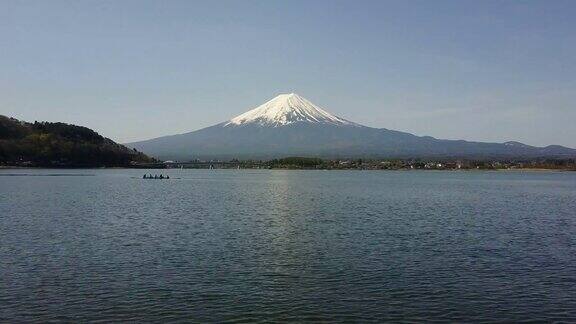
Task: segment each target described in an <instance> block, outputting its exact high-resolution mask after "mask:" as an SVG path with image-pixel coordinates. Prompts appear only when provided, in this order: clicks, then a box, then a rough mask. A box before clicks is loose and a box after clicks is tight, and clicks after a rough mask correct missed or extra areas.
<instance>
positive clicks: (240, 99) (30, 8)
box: [0, 1, 576, 148]
mask: <svg viewBox="0 0 576 324" xmlns="http://www.w3.org/2000/svg"><path fill="white" fill-rule="evenodd" d="M574 9H576V3H574V2H572V1H554V2H544V1H522V2H502V1H482V2H463V1H437V2H430V1H410V2H404V1H364V2H362V3H361V5H359V4H358V3H354V2H351V1H331V2H306V1H291V2H275V1H274V2H273V1H246V2H234V1H219V2H193V1H169V2H153V1H122V2H114V1H100V2H77V1H50V2H33V1H3V2H2V3H1V4H0V44H1V47H0V48H1V50H0V71H2V73H0V96H1V98H2V99H1V100H0V114H3V115H7V116H10V117H15V118H18V119H22V120H27V121H34V120H48V121H62V122H67V123H73V124H77V125H82V126H86V127H90V128H92V129H94V130H96V131H98V132H99V133H100V134H102V135H104V136H106V137H110V138H112V139H114V140H116V141H118V142H122V143H126V142H132V141H137V140H144V139H150V138H154V137H159V136H164V135H172V134H178V133H184V132H189V131H193V130H197V129H201V128H204V127H208V126H211V125H214V124H217V123H220V122H223V121H226V120H229V119H230V118H232V117H234V116H237V115H239V114H241V113H244V112H246V111H248V110H250V109H252V108H255V107H257V106H259V105H260V104H262V103H264V102H266V101H267V100H270V99H271V98H273V97H275V96H276V95H278V94H280V93H290V92H295V93H298V94H300V95H302V96H303V97H305V98H307V99H309V100H310V101H312V102H313V103H315V104H316V105H318V106H320V107H322V108H324V109H326V110H327V111H329V112H330V113H333V114H334V115H337V116H340V117H342V118H345V119H347V120H351V121H353V122H357V123H360V124H363V125H366V126H371V127H376V128H388V129H394V130H399V131H404V132H409V133H413V134H416V135H421V136H422V135H429V136H433V137H436V138H443V139H464V140H472V141H486V142H506V141H520V142H523V143H526V144H530V145H536V146H546V145H550V144H559V145H564V146H568V147H572V148H576V142H575V141H574V138H576V127H574V120H576V109H574V107H573V103H574V102H576V77H575V75H576V73H575V72H576V62H575V60H576V39H575V38H576V37H575V36H576V35H575V33H574V32H573V30H576V22H574V20H573V17H572V13H573V12H574Z"/></svg>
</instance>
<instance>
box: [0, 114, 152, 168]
mask: <svg viewBox="0 0 576 324" xmlns="http://www.w3.org/2000/svg"><path fill="white" fill-rule="evenodd" d="M154 162H156V161H155V160H154V159H152V158H150V157H148V156H146V155H145V154H144V153H141V152H138V151H136V150H135V149H130V148H128V147H126V146H124V145H121V144H118V143H116V142H114V141H112V140H111V139H109V138H105V137H103V136H101V135H99V134H98V133H97V132H95V131H93V130H91V129H89V128H87V127H82V126H76V125H70V124H65V123H59V122H56V123H52V122H34V123H29V122H25V121H20V120H17V119H14V118H10V117H6V116H2V115H0V166H22V167H129V166H134V165H138V164H146V163H154Z"/></svg>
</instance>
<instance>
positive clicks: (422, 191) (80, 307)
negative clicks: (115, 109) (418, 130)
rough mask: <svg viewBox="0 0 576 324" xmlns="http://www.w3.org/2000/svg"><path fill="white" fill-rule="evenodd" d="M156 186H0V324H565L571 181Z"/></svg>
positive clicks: (114, 177)
mask: <svg viewBox="0 0 576 324" xmlns="http://www.w3.org/2000/svg"><path fill="white" fill-rule="evenodd" d="M156 172H159V171H158V170H156ZM16 173H20V174H23V173H26V174H30V175H36V176H6V175H8V174H16ZM153 173H154V171H153ZM164 173H166V171H165V172H164ZM168 173H170V174H171V176H172V177H173V178H176V177H180V178H181V179H171V180H162V181H160V180H142V179H138V178H139V177H141V175H142V174H143V171H139V170H77V171H70V170H32V171H31V170H17V171H15V170H0V321H1V322H46V321H51V320H55V321H58V320H63V321H73V322H86V321H96V320H98V321H102V322H110V321H138V322H142V321H155V322H167V321H179V320H180V321H183V320H186V321H196V322H207V321H210V322H216V321H218V322H220V321H230V322H252V321H259V320H269V321H299V322H301V321H330V322H332V321H347V322H366V321H385V320H389V321H399V320H408V321H418V322H421V321H460V322H462V321H464V322H479V321H520V320H530V319H532V320H540V321H562V320H571V321H576V173H552V172H549V173H548V172H538V173H530V172H517V173H515V172H402V171H397V172H370V171H350V172H348V171H244V170H228V171H224V170H221V171H219V170H214V171H211V170H196V171H194V170H170V171H168ZM58 174H60V176H41V175H58ZM66 174H76V175H78V176H73V177H71V176H66ZM133 177H138V178H133Z"/></svg>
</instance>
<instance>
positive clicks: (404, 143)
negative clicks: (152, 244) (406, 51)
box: [127, 93, 576, 160]
mask: <svg viewBox="0 0 576 324" xmlns="http://www.w3.org/2000/svg"><path fill="white" fill-rule="evenodd" d="M127 146H129V147H133V148H137V149H139V150H141V151H143V152H145V153H149V154H151V155H153V156H156V157H158V158H162V159H178V160H186V159H196V158H200V159H209V158H219V159H226V158H229V159H232V158H241V159H264V158H278V157H286V156H294V155H298V156H313V157H326V158H354V157H373V158H432V157H450V158H524V157H530V158H532V157H561V158H564V157H576V150H574V149H570V148H566V147H563V146H559V145H552V146H547V147H535V146H530V145H526V144H523V143H519V142H514V141H510V142H506V143H484V142H473V141H464V140H444V139H436V138H433V137H430V136H416V135H413V134H410V133H406V132H401V131H396V130H389V129H386V128H373V127H369V126H364V125H361V124H357V123H354V122H352V121H348V120H346V119H343V118H340V117H337V116H335V115H332V114H330V113H329V112H328V111H326V110H324V109H322V108H320V107H319V106H316V105H315V104H313V103H311V102H310V101H308V100H307V99H304V98H302V97H300V96H299V95H297V94H294V93H290V94H281V95H279V96H277V97H275V98H273V99H271V100H269V101H267V102H266V103H264V104H262V105H260V106H258V107H256V108H254V109H251V110H249V111H247V112H245V113H243V114H240V115H238V116H236V117H233V118H231V119H230V120H228V121H225V122H222V123H219V124H216V125H213V126H209V127H206V128H202V129H199V130H196V131H192V132H188V133H183V134H177V135H169V136H163V137H159V138H154V139H150V140H146V141H140V142H133V143H128V144H127Z"/></svg>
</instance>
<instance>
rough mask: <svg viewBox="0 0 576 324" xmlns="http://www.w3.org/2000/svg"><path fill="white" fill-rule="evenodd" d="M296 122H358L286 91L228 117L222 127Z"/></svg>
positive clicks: (351, 123)
mask: <svg viewBox="0 0 576 324" xmlns="http://www.w3.org/2000/svg"><path fill="white" fill-rule="evenodd" d="M296 122H308V123H317V124H330V125H351V126H358V124H355V123H353V122H351V121H348V120H345V119H343V118H340V117H337V116H334V115H332V114H330V113H329V112H327V111H325V110H323V109H322V108H320V107H318V106H316V105H315V104H313V103H311V102H310V101H308V100H306V99H305V98H302V97H300V96H299V95H297V94H295V93H288V94H281V95H279V96H277V97H275V98H273V99H272V100H270V101H268V102H266V103H265V104H263V105H261V106H258V107H256V108H254V109H252V110H250V111H247V112H245V113H243V114H241V115H239V116H236V117H234V118H232V119H230V120H229V121H228V122H226V123H224V127H226V126H238V125H245V124H257V125H261V126H271V127H278V126H285V125H289V124H292V123H296Z"/></svg>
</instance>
